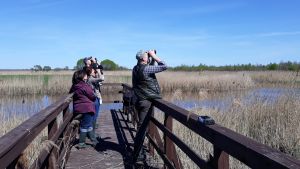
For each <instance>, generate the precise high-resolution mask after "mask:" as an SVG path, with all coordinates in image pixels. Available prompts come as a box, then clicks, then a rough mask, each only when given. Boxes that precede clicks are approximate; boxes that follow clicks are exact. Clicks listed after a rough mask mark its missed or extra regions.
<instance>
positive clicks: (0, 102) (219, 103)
mask: <svg viewBox="0 0 300 169" xmlns="http://www.w3.org/2000/svg"><path fill="white" fill-rule="evenodd" d="M282 95H289V96H293V97H294V98H296V99H300V89H283V88H260V89H254V90H250V91H242V92H230V93H221V94H208V95H207V96H206V97H205V98H203V97H202V98H200V97H199V96H198V95H185V96H183V97H180V98H176V97H174V96H171V95H166V96H164V98H165V99H166V100H168V101H171V102H172V103H174V104H176V105H178V106H180V107H183V108H185V109H188V110H192V109H197V108H214V109H219V110H222V111H226V110H227V109H228V108H229V107H230V106H231V104H232V102H233V101H234V99H239V101H240V102H241V103H243V104H251V102H252V101H253V100H254V99H256V100H257V99H259V100H261V101H265V102H267V103H268V104H272V103H273V102H274V101H276V100H277V99H278V98H279V97H280V96H282ZM59 98H60V97H53V96H30V97H7V96H6V97H2V98H0V115H2V116H3V117H4V118H5V119H7V118H9V117H11V116H14V115H24V116H32V115H34V114H35V113H37V112H39V111H40V110H42V109H44V108H46V107H47V106H49V105H50V104H52V103H53V102H55V101H56V100H58V99H59ZM104 99H106V100H120V99H121V98H120V96H116V97H114V96H109V97H106V98H104ZM121 108H122V104H102V105H101V110H110V109H121Z"/></svg>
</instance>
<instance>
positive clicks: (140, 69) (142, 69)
mask: <svg viewBox="0 0 300 169" xmlns="http://www.w3.org/2000/svg"><path fill="white" fill-rule="evenodd" d="M136 59H137V65H136V66H134V68H133V70H132V85H133V91H134V94H135V96H136V97H137V102H136V109H137V111H138V117H139V121H138V123H137V129H138V131H137V133H136V137H135V140H134V143H135V144H134V154H133V162H136V161H143V160H145V153H144V149H142V147H143V142H144V139H145V134H146V128H147V126H148V123H149V120H150V117H151V115H152V114H153V106H152V105H151V99H161V94H160V88H159V84H158V81H157V79H156V76H155V73H158V72H162V71H164V70H166V69H167V66H166V64H165V63H164V62H163V61H161V60H160V58H159V57H158V56H157V55H156V51H155V50H149V51H143V50H139V51H138V52H137V54H136ZM155 62H157V65H155Z"/></svg>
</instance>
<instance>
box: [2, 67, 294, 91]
mask: <svg viewBox="0 0 300 169" xmlns="http://www.w3.org/2000/svg"><path fill="white" fill-rule="evenodd" d="M72 74H73V71H62V72H53V71H50V72H30V71H23V72H18V71H17V72H0V94H2V95H25V94H26V95H30V94H48V95H58V94H59V95H62V94H66V93H67V92H68V91H69V89H70V86H71V79H72ZM157 77H158V80H159V83H160V86H161V89H162V92H163V93H169V92H175V91H177V90H181V91H182V92H193V93H195V92H198V93H199V92H203V91H206V92H207V91H213V92H220V91H230V90H243V89H250V88H255V87H263V86H268V87H269V86H272V87H299V86H300V76H296V74H295V73H293V72H284V71H280V72H279V71H278V72H277V71H275V72H267V71H260V72H225V71H202V72H171V71H166V72H163V73H159V74H157ZM105 83H128V84H131V71H106V72H105Z"/></svg>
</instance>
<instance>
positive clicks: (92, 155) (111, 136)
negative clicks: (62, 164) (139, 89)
mask: <svg viewBox="0 0 300 169" xmlns="http://www.w3.org/2000/svg"><path fill="white" fill-rule="evenodd" d="M98 121H99V128H98V129H96V133H97V134H98V135H100V136H101V140H100V143H99V144H98V145H97V146H96V147H95V148H93V147H88V148H86V149H81V150H78V149H77V148H75V147H72V149H71V154H70V157H69V159H68V162H67V164H66V168H67V169H75V168H76V169H79V168H82V169H83V168H95V169H102V168H103V169H121V168H126V169H129V168H131V165H129V162H130V161H129V160H130V154H131V152H132V149H133V138H134V135H135V130H134V128H133V126H132V125H131V123H127V121H126V117H124V115H123V114H122V113H121V112H120V111H116V110H110V111H104V112H101V114H100V117H99V119H98ZM88 141H89V140H88V139H87V142H88ZM151 165H152V166H148V167H145V168H156V167H155V166H154V165H157V164H154V165H153V163H152V164H151Z"/></svg>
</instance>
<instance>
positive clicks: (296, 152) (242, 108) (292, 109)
mask: <svg viewBox="0 0 300 169" xmlns="http://www.w3.org/2000/svg"><path fill="white" fill-rule="evenodd" d="M176 97H177V96H176ZM192 112H194V113H196V114H199V115H208V116H211V117H213V119H214V120H215V121H216V122H217V123H218V124H220V125H222V126H225V127H227V128H229V129H231V130H233V131H236V132H238V133H240V134H242V135H245V136H247V137H250V138H252V139H254V140H256V141H258V142H260V143H262V144H266V145H268V146H270V147H273V148H275V149H277V150H279V151H281V152H283V153H286V154H289V155H291V156H293V157H295V158H298V159H299V158H300V125H299V121H300V99H299V95H297V94H296V93H294V94H292V95H290V94H289V95H287V94H283V95H281V96H280V97H279V98H278V99H277V100H275V101H274V100H272V101H270V100H269V99H268V98H261V97H253V100H251V102H246V103H245V102H242V101H241V98H240V97H236V98H235V99H234V101H233V102H232V105H231V106H230V108H229V110H228V111H226V112H223V111H220V110H218V109H213V108H211V109H208V108H205V109H195V110H192ZM155 115H156V117H157V118H160V119H162V114H161V113H156V114H155ZM173 131H174V132H175V134H176V135H178V136H179V137H180V138H182V139H183V140H184V141H185V142H186V143H187V144H188V145H189V146H190V147H191V148H192V149H193V150H195V152H197V153H198V154H199V155H200V156H201V157H202V158H204V159H208V158H209V154H213V148H212V147H213V146H212V144H211V143H209V142H207V141H206V140H205V139H203V138H201V137H200V136H198V135H197V134H195V133H194V132H192V131H190V130H189V129H187V128H186V127H184V126H183V125H182V124H180V123H179V122H177V121H176V120H175V122H174V123H173ZM178 151H179V155H180V158H181V159H182V162H183V165H184V168H191V169H194V168H197V166H196V165H195V164H194V163H193V162H192V161H191V160H190V159H189V158H188V157H187V156H186V155H185V154H184V152H181V151H180V150H179V149H178ZM230 167H231V168H236V169H239V168H248V167H247V166H246V165H244V164H242V163H241V162H239V161H238V160H236V159H234V158H232V157H231V158H230Z"/></svg>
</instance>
